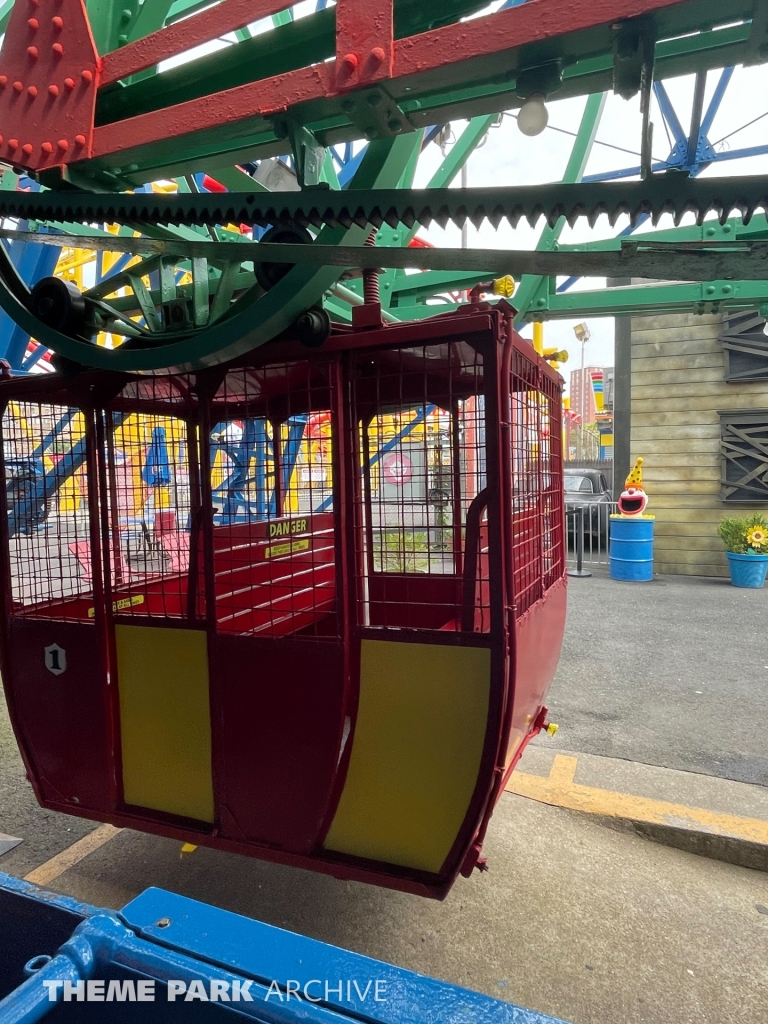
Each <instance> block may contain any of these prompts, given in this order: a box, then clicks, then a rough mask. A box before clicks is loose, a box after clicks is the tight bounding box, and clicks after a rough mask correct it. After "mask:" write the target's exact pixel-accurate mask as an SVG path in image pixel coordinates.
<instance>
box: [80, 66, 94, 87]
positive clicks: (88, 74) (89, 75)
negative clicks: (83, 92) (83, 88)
mask: <svg viewBox="0 0 768 1024" xmlns="http://www.w3.org/2000/svg"><path fill="white" fill-rule="evenodd" d="M80 77H81V78H82V80H83V81H84V82H85V83H86V85H90V83H91V82H92V81H93V72H92V71H89V70H88V68H86V69H85V71H82V72H81V73H80Z"/></svg>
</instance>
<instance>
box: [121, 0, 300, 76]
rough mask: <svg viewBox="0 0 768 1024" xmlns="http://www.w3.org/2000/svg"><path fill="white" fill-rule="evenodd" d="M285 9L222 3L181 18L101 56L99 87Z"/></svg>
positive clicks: (269, 3)
mask: <svg viewBox="0 0 768 1024" xmlns="http://www.w3.org/2000/svg"><path fill="white" fill-rule="evenodd" d="M289 6H290V3H289V2H287V0H224V2H223V3H221V4H218V6H216V7H209V8H207V9H206V10H204V11H202V12H201V13H200V14H196V15H195V16H194V17H192V18H185V19H184V20H183V21H179V22H177V23H176V24H175V25H170V26H169V27H168V28H163V29H160V30H159V31H158V32H153V33H152V34H151V35H149V36H145V37H144V38H143V39H137V40H136V42H135V43H129V44H128V45H127V46H121V47H120V49H119V50H113V51H112V52H111V53H107V54H105V56H104V67H103V71H102V77H101V84H102V85H112V83H113V82H118V81H119V80H120V79H121V78H128V77H129V76H130V75H135V74H138V72H139V71H145V70H146V69H147V68H151V67H154V66H155V64H159V63H160V61H163V60H167V59H168V58H169V57H175V56H176V55H177V54H179V53H183V52H184V51H185V50H191V49H192V48H193V47H194V46H201V45H202V44H203V43H208V42H210V41H211V40H212V39H216V38H218V37H220V36H223V35H226V33H227V32H234V31H235V29H238V28H243V26H244V25H249V24H250V23H251V22H254V21H259V20H260V19H261V18H268V17H270V16H271V15H273V14H279V13H280V11H284V10H285V9H286V7H289Z"/></svg>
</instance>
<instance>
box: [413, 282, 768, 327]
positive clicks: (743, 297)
mask: <svg viewBox="0 0 768 1024" xmlns="http://www.w3.org/2000/svg"><path fill="white" fill-rule="evenodd" d="M550 281H552V279H550ZM766 301H768V281H697V282H689V283H681V284H643V285H627V286H626V287H617V288H595V289H590V290H584V291H576V290H572V291H568V292H561V293H560V294H558V293H556V292H555V291H554V288H553V287H552V286H550V291H549V292H548V293H547V294H546V295H539V296H538V297H537V301H536V307H535V309H531V310H530V312H529V314H528V316H527V318H526V319H528V320H544V321H546V320H571V319H577V318H579V317H596V316H644V315H647V314H649V313H717V312H719V311H721V310H723V309H757V308H758V307H759V306H760V305H761V304H762V303H764V302H766ZM513 302H514V299H513ZM399 312H400V315H401V316H403V317H406V316H407V313H406V310H404V309H403V310H399Z"/></svg>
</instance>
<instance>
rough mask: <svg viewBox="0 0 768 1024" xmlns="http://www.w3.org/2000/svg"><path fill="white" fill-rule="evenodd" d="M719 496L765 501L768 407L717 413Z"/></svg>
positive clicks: (767, 482)
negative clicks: (719, 457)
mask: <svg viewBox="0 0 768 1024" xmlns="http://www.w3.org/2000/svg"><path fill="white" fill-rule="evenodd" d="M720 436H721V441H720V451H721V453H722V466H721V478H720V483H721V488H720V497H721V499H722V500H723V501H728V502H736V501H739V502H750V503H752V504H755V503H762V502H766V503H768V409H755V410H754V411H753V412H721V413H720Z"/></svg>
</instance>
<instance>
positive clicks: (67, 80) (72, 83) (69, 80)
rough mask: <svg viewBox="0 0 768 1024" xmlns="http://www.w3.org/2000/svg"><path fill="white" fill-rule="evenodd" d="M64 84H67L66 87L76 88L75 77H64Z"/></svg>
mask: <svg viewBox="0 0 768 1024" xmlns="http://www.w3.org/2000/svg"><path fill="white" fill-rule="evenodd" d="M64 85H65V87H66V88H67V89H74V88H75V80H74V78H65V79H64Z"/></svg>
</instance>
